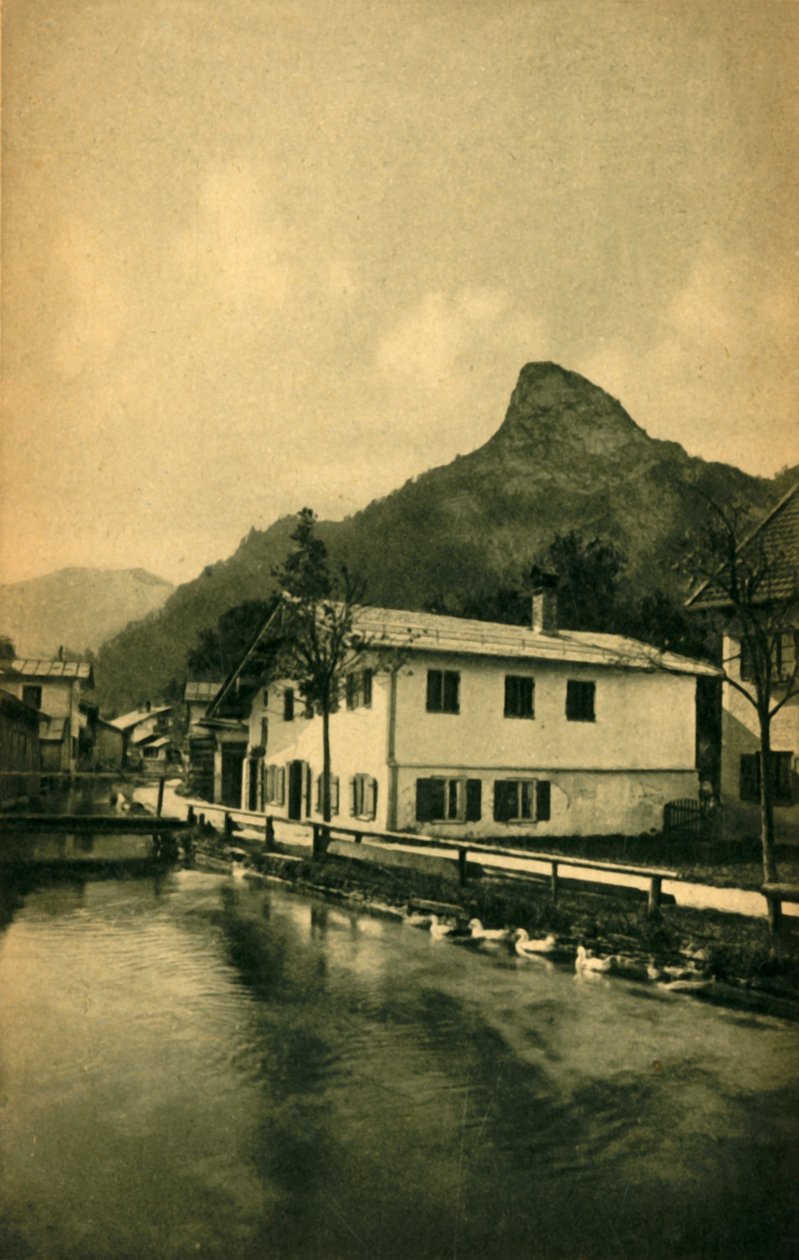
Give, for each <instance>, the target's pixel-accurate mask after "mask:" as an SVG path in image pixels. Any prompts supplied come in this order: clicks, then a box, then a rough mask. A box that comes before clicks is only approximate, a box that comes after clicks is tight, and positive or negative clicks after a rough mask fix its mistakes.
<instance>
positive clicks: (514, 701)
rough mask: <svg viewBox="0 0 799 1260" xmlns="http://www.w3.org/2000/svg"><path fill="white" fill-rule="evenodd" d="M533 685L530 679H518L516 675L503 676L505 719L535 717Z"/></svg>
mask: <svg viewBox="0 0 799 1260" xmlns="http://www.w3.org/2000/svg"><path fill="white" fill-rule="evenodd" d="M534 691H535V683H534V682H533V679H532V678H524V677H519V676H518V675H516V674H506V675H505V717H512V718H531V717H535V712H534V709H533V695H534Z"/></svg>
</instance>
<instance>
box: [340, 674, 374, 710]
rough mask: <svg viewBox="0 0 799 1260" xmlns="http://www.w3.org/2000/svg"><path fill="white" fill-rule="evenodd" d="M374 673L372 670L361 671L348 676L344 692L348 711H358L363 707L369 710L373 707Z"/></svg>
mask: <svg viewBox="0 0 799 1260" xmlns="http://www.w3.org/2000/svg"><path fill="white" fill-rule="evenodd" d="M373 672H374V671H373V670H371V669H361V670H354V671H353V673H351V674H347V677H346V679H345V681H344V690H345V695H346V700H347V708H348V709H357V708H359V707H360V706H361V705H364V706H365V707H366V708H368V707H369V706H370V705H371V703H372V675H373Z"/></svg>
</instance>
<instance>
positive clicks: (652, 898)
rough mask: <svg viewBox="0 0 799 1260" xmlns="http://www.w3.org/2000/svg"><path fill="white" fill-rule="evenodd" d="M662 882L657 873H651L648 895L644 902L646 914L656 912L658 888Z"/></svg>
mask: <svg viewBox="0 0 799 1260" xmlns="http://www.w3.org/2000/svg"><path fill="white" fill-rule="evenodd" d="M662 883H663V881H662V879H661V877H660V876H659V875H653V876H652V878H651V879H650V881H649V896H648V897H647V902H646V912H647V914H657V912H658V910H659V909H660V889H661V886H662Z"/></svg>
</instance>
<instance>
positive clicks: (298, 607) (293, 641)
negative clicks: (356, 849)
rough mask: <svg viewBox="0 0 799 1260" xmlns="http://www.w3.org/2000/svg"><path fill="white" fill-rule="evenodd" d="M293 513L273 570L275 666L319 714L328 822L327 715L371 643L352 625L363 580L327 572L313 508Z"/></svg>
mask: <svg viewBox="0 0 799 1260" xmlns="http://www.w3.org/2000/svg"><path fill="white" fill-rule="evenodd" d="M297 518H298V519H297V527H296V529H295V530H294V533H293V534H292V535H291V540H292V543H293V544H294V546H293V548H292V550H291V551H290V552H289V554H288V556H287V557H286V559H285V560H284V562H283V564H282V565H281V566H280V567H279V568H278V569H276V570H275V578H276V579H277V582H278V585H279V587H280V596H281V606H280V614H279V622H280V629H279V635H280V646H279V649H278V657H277V660H278V666H277V668H278V669H279V670H280V672H282V673H284V674H285V675H286V676H287V677H289V678H291V680H292V681H293V682H294V683H295V684H296V686H297V690H298V691H299V694H300V696H301V697H302V699H303V701H304V703H305V706H306V709H307V710H308V712H313V713H317V714H319V715H320V716H321V718H322V799H321V805H322V817H323V819H324V821H325V822H329V821H330V815H331V802H330V785H331V752H330V715H331V713H333V712H335V710H336V709H337V708H338V705H339V700H340V697H341V694H342V691H343V689H344V686H345V678H346V676H347V675H348V674H349V673H350V672H351V671H352V669H353V667H354V666H355V665H356V664H357V663H358V662H359V660H360V659H361V658H362V657H363V655H364V653H365V652H366V651H367V650H368V646H369V645H368V643H367V641H366V639H365V638H364V637H363V636H362V635H361V634H359V633H358V630H357V628H356V625H355V621H356V613H357V609H358V607H359V605H360V603H361V602H362V599H363V584H362V583H361V582H359V581H358V580H357V579H354V578H353V577H352V575H351V574H350V573H349V571H348V570H347V569H346V567H344V566H342V567H341V568H340V569H339V570H338V571H337V572H336V573H332V572H331V567H330V562H329V558H328V554H327V549H326V547H325V544H324V543H323V542H322V540H321V539H320V538H317V536H316V533H315V524H316V517H315V516H314V513H313V512H312V511H311V509H310V508H303V509H302V511H300V512H298V514H297Z"/></svg>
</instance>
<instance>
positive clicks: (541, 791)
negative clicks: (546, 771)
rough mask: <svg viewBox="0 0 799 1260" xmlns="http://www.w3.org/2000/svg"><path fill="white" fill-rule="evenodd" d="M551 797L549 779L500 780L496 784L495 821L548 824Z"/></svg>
mask: <svg viewBox="0 0 799 1260" xmlns="http://www.w3.org/2000/svg"><path fill="white" fill-rule="evenodd" d="M550 797H551V793H550V783H549V780H548V779H498V780H497V781H496V783H495V784H494V821H495V822H546V820H547V819H548V818H549V817H550Z"/></svg>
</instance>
